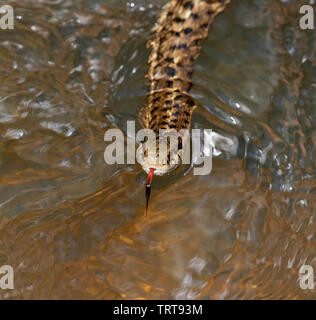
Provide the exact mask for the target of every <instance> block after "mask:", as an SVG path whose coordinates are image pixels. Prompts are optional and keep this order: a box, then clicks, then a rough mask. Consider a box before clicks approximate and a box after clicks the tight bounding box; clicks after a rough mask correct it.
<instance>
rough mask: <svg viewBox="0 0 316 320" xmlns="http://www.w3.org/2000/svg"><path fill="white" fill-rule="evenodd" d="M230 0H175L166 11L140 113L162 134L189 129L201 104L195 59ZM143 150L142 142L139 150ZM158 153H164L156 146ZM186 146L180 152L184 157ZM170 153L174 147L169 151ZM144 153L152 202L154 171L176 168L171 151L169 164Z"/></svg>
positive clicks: (156, 31) (150, 61)
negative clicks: (197, 98) (197, 95)
mask: <svg viewBox="0 0 316 320" xmlns="http://www.w3.org/2000/svg"><path fill="white" fill-rule="evenodd" d="M230 1H231V0H190V1H188V0H171V1H169V2H168V3H167V4H166V6H165V7H164V9H163V10H162V11H161V13H160V15H159V17H158V20H157V23H156V25H155V26H154V28H153V30H152V37H151V39H150V40H149V41H148V43H147V47H148V48H149V47H151V53H150V55H149V59H148V64H149V68H148V71H147V74H146V75H145V77H146V78H147V81H148V94H147V96H146V101H145V105H144V107H143V108H142V110H141V112H140V120H141V124H142V126H143V127H144V128H146V129H151V130H153V131H154V132H155V134H156V135H157V136H158V133H159V130H160V129H166V130H172V129H175V130H176V131H180V130H181V129H189V128H190V126H191V116H192V112H193V110H194V109H195V108H196V107H197V106H196V103H195V101H194V99H193V98H192V97H191V96H190V95H189V92H190V89H191V88H192V75H193V67H194V62H195V60H196V59H197V58H198V56H199V55H200V52H201V49H202V46H201V42H202V40H203V39H204V38H206V37H207V35H208V31H209V28H210V26H211V24H212V22H213V21H214V19H215V17H216V16H217V15H218V14H219V13H221V12H223V11H224V10H225V9H226V7H227V5H228V4H229V3H230ZM141 149H142V150H143V151H144V146H143V144H140V146H139V148H138V153H140V152H139V151H140V150H141ZM156 149H157V151H156V153H159V150H158V144H156ZM181 149H182V146H181V145H179V146H178V150H177V154H178V156H179V158H180V159H181V152H182V150H181ZM168 152H170V150H169V151H168ZM143 155H144V156H143V157H140V158H138V159H140V160H141V161H140V164H141V165H142V167H143V169H144V170H145V172H147V173H148V178H147V187H146V198H147V205H148V199H149V194H150V185H151V180H152V177H153V175H154V174H159V175H163V174H165V173H168V172H170V171H172V170H173V169H175V168H176V167H177V163H176V164H175V163H173V162H172V159H171V157H170V154H169V155H168V161H167V163H165V164H161V163H158V162H153V161H152V160H151V159H150V158H149V157H146V152H144V153H143Z"/></svg>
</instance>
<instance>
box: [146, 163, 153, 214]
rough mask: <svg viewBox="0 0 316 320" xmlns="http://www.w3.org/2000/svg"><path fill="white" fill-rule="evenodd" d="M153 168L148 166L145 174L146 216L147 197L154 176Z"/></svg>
mask: <svg viewBox="0 0 316 320" xmlns="http://www.w3.org/2000/svg"><path fill="white" fill-rule="evenodd" d="M154 171H155V169H154V168H150V169H149V172H148V176H147V181H146V216H147V211H148V204H149V197H150V190H151V181H152V179H153V176H154Z"/></svg>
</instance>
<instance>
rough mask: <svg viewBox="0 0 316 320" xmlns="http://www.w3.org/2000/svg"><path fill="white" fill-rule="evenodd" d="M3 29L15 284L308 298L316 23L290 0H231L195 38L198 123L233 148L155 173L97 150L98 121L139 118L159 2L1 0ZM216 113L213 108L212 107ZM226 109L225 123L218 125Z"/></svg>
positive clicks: (1, 171)
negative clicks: (161, 175)
mask: <svg viewBox="0 0 316 320" xmlns="http://www.w3.org/2000/svg"><path fill="white" fill-rule="evenodd" d="M6 3H8V4H11V5H12V6H13V7H14V9H15V12H14V13H15V29H14V30H6V31H4V30H1V31H0V60H1V64H0V72H1V83H0V123H1V124H0V135H1V140H0V155H1V156H0V188H1V192H0V266H1V265H4V264H9V265H12V266H13V267H14V271H15V283H14V285H15V289H14V290H0V298H2V299H5V298H18V299H21V298H23V299H51V298H58V299H66V298H75V299H84V298H88V299H126V298H129V299H157V298H158V299H165V298H170V299H267V298H273V299H286V298H297V299H305V298H315V297H316V293H315V290H302V289H301V288H300V286H299V283H298V270H299V268H300V267H301V266H302V265H303V264H309V265H311V266H313V267H314V268H315V267H316V246H315V245H316V236H315V234H316V233H315V231H316V221H315V218H316V207H315V202H316V166H315V159H316V107H315V104H316V90H315V88H316V60H315V58H316V49H315V43H316V42H315V32H313V31H302V30H300V29H299V27H298V26H299V24H298V21H299V17H300V15H299V7H300V5H302V4H303V3H304V1H296V0H287V1H286V0H284V1H277V0H260V1H259V0H235V1H233V4H232V5H231V7H230V8H229V9H228V10H227V11H226V12H225V13H224V14H223V15H221V16H220V17H219V18H218V19H217V20H216V22H215V25H214V27H213V28H212V30H211V33H210V36H209V38H208V39H207V40H206V41H205V42H204V48H203V52H202V55H201V57H200V58H199V60H198V62H197V65H196V72H195V74H194V83H195V87H194V90H193V91H192V92H193V94H194V96H195V98H197V99H198V100H199V101H200V102H201V104H202V105H203V107H204V108H205V109H206V110H207V112H208V114H209V119H205V118H203V117H202V116H201V115H200V114H199V113H198V112H197V113H196V114H195V115H194V119H193V126H194V127H197V128H199V127H200V128H213V129H214V130H217V131H218V132H222V133H225V134H226V135H230V136H232V137H236V139H238V141H239V144H238V154H237V155H236V156H232V155H230V154H223V155H221V156H218V157H217V158H216V159H214V161H213V171H212V173H211V175H209V176H194V175H193V174H192V171H190V172H188V173H187V174H183V173H180V174H177V175H172V176H170V177H167V178H165V179H160V180H159V179H156V180H155V182H154V189H153V191H152V199H151V209H150V214H149V216H148V217H144V179H145V176H144V174H143V173H142V171H141V169H140V167H139V166H138V165H122V166H119V165H115V166H109V165H106V164H105V162H104V160H103V152H104V149H105V147H106V144H105V142H103V135H104V132H105V130H106V129H107V128H111V127H118V128H121V129H124V128H125V125H126V120H133V119H136V118H137V113H138V110H139V108H140V107H141V105H142V103H143V101H144V97H145V91H144V84H145V82H144V79H143V75H144V72H145V70H146V59H147V55H148V51H147V50H146V49H145V43H146V39H147V38H148V34H149V29H150V26H151V25H152V24H153V22H154V19H155V18H154V17H155V14H156V13H157V12H158V10H159V9H160V8H161V6H162V5H163V3H165V1H145V0H137V1H136V0H135V1H130V2H126V1H121V0H116V1H114V0H108V1H101V0H91V1H88V0H80V1H77V0H63V1H61V0H55V1H53V0H51V1H48V0H47V1H46V0H40V1H39V0H34V1H31V0H30V1H28V0H24V1H16V2H6ZM218 119H220V120H221V121H222V122H218V121H217V120H218ZM223 124H224V125H223Z"/></svg>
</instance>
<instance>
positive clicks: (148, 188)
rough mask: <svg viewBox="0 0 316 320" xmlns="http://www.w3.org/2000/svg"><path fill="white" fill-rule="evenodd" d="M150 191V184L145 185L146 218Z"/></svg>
mask: <svg viewBox="0 0 316 320" xmlns="http://www.w3.org/2000/svg"><path fill="white" fill-rule="evenodd" d="M150 190H151V187H150V184H147V185H146V216H147V211H148V204H149V197H150Z"/></svg>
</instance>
